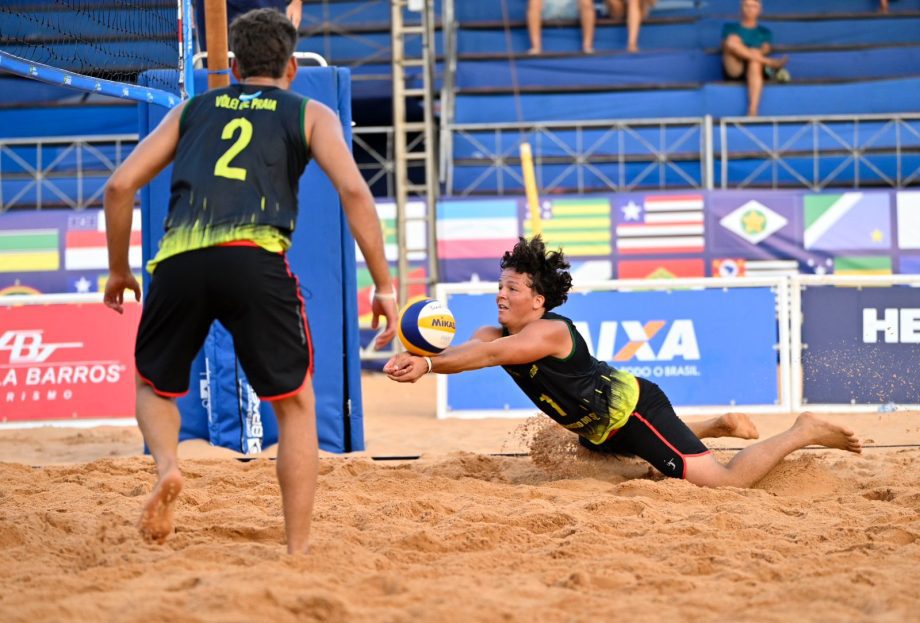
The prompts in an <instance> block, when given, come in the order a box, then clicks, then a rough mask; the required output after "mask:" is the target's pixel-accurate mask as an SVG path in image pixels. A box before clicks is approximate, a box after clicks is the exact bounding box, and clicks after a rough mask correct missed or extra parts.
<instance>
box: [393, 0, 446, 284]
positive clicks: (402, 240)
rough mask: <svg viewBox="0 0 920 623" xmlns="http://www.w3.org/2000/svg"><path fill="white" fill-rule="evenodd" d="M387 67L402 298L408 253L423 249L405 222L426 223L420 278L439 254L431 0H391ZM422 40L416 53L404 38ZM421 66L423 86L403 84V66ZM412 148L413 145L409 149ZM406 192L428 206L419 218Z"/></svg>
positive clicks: (431, 272) (428, 279) (432, 272)
mask: <svg viewBox="0 0 920 623" xmlns="http://www.w3.org/2000/svg"><path fill="white" fill-rule="evenodd" d="M407 12H408V13H411V12H418V13H419V22H418V23H412V24H408V23H406V21H405V15H406V13H407ZM390 16H391V28H392V33H391V41H392V50H393V56H392V71H393V140H394V163H393V165H394V173H395V178H396V184H395V193H394V199H395V202H396V239H397V243H398V247H399V251H398V257H397V275H398V279H399V300H400V301H405V300H406V298H407V296H408V292H409V286H410V285H414V283H413V280H411V279H410V278H409V272H410V267H409V255H410V254H412V253H413V252H417V251H423V250H424V249H415V248H411V247H410V244H409V237H408V235H407V227H408V225H409V222H410V221H414V220H422V221H423V222H424V224H425V228H426V233H427V235H426V247H427V271H426V275H425V277H424V278H423V279H422V283H424V284H425V285H426V286H428V287H430V286H431V285H433V284H435V283H437V281H438V271H439V266H438V254H437V244H436V230H435V216H436V206H437V199H438V197H439V195H440V186H439V183H438V173H437V171H438V161H437V146H436V142H437V134H436V131H435V130H436V125H435V116H434V90H435V80H434V68H435V61H436V49H435V15H434V0H390ZM413 37H415V38H419V39H420V40H421V46H420V48H421V56H420V57H412V56H409V55H408V53H407V46H406V41H407V39H411V38H413ZM409 68H420V69H421V71H422V86H421V87H414V86H409V85H408V84H407V80H410V79H411V78H410V75H409V72H408V71H407V69H409ZM412 105H416V106H420V107H421V108H422V115H423V119H422V121H420V122H419V121H410V120H409V118H408V116H407V112H408V109H409V107H410V106H412ZM419 136H421V140H419V139H418V137H419ZM413 147H416V149H413ZM411 161H420V162H424V165H425V168H424V180H425V181H424V183H422V184H418V183H415V182H413V181H412V180H411V179H410V177H409V163H410V162H411ZM410 195H415V196H419V197H423V198H424V200H425V202H426V206H427V209H426V211H425V214H424V215H423V216H422V217H412V216H410V215H409V214H408V210H407V204H408V202H409V197H410Z"/></svg>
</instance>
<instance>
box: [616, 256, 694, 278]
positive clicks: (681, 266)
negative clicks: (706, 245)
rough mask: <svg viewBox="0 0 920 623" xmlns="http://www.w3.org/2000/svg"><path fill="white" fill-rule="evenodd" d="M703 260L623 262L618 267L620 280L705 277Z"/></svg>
mask: <svg viewBox="0 0 920 623" xmlns="http://www.w3.org/2000/svg"><path fill="white" fill-rule="evenodd" d="M703 267H704V264H703V260H702V259H686V260H675V259H660V260H622V261H620V263H619V264H618V265H617V270H618V273H619V278H620V279H677V278H680V277H704V276H705V275H704V273H703Z"/></svg>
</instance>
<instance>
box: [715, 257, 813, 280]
mask: <svg viewBox="0 0 920 623" xmlns="http://www.w3.org/2000/svg"><path fill="white" fill-rule="evenodd" d="M798 272H799V263H798V262H797V261H796V260H745V259H741V258H721V259H717V260H713V261H712V276H713V277H774V276H777V275H795V274H798Z"/></svg>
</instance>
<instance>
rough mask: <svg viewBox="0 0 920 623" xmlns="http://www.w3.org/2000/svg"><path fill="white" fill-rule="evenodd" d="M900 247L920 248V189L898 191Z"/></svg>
mask: <svg viewBox="0 0 920 623" xmlns="http://www.w3.org/2000/svg"><path fill="white" fill-rule="evenodd" d="M898 248H899V249H920V190H904V191H900V192H898Z"/></svg>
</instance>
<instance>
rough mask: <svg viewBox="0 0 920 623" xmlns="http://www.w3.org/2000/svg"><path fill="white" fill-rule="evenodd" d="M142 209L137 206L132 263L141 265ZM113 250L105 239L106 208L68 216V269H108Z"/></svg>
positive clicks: (129, 258) (137, 265)
mask: <svg viewBox="0 0 920 623" xmlns="http://www.w3.org/2000/svg"><path fill="white" fill-rule="evenodd" d="M141 240H142V239H141V211H140V210H138V209H135V210H134V215H133V218H132V220H131V242H130V245H131V246H130V247H129V248H128V264H129V265H130V266H131V268H135V269H139V268H140V267H141V264H142V258H141V255H142V253H141V244H142V241H141ZM108 267H109V252H108V247H107V245H106V240H105V212H103V211H102V210H93V211H92V213H89V212H86V213H81V214H78V215H74V216H72V217H71V218H69V219H68V223H67V234H66V236H65V238H64V268H66V269H67V270H105V269H107V268H108Z"/></svg>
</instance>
